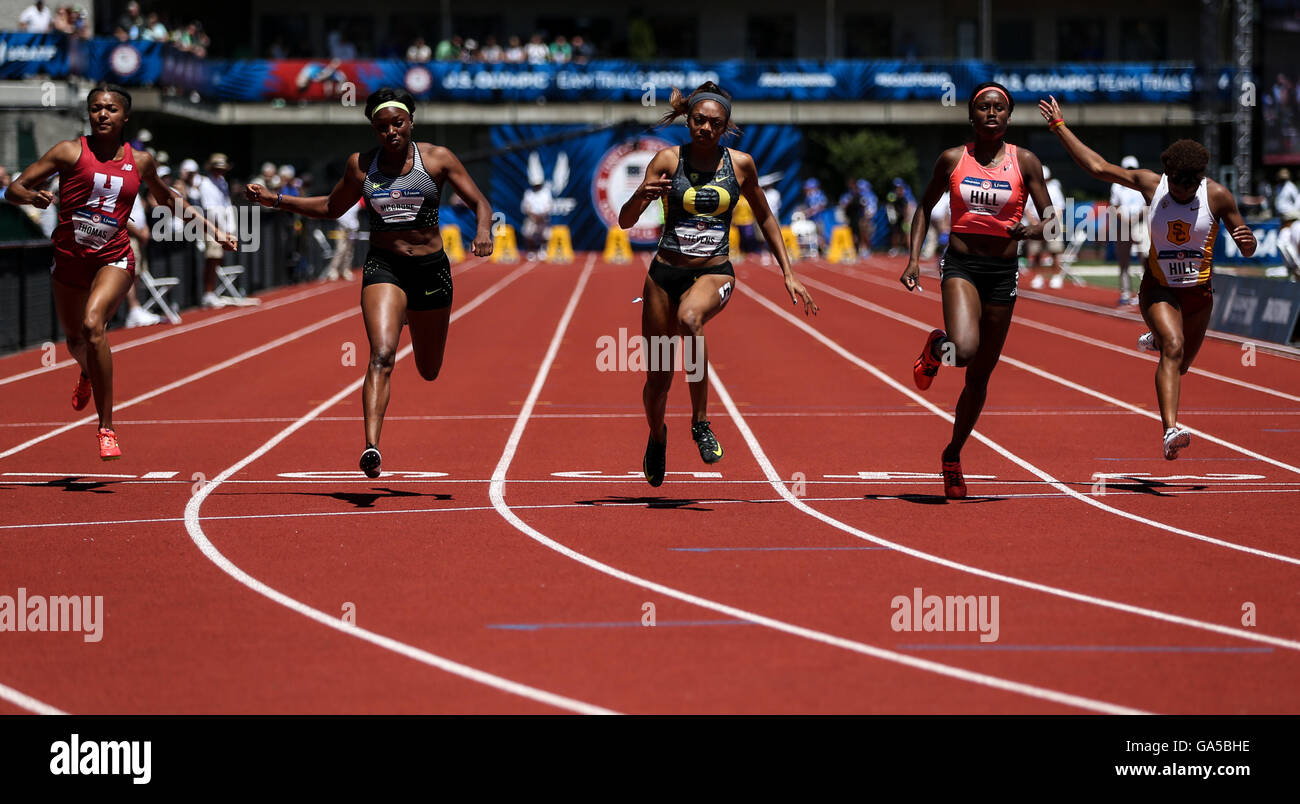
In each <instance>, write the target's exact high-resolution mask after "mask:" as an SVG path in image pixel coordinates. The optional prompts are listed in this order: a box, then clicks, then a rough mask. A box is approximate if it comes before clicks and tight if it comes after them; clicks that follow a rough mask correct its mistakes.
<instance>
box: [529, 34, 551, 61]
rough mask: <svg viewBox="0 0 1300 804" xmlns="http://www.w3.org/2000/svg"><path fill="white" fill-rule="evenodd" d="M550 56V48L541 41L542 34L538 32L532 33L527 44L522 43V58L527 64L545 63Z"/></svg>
mask: <svg viewBox="0 0 1300 804" xmlns="http://www.w3.org/2000/svg"><path fill="white" fill-rule="evenodd" d="M550 57H551V49H550V48H548V47H547V46H546V43H545V42H543V41H542V35H541V34H539V33H536V34H533V37H532V38H531V39H529V40H528V44H526V45H524V58H525V59H527V60H528V63H529V64H545V63H546V61H547V59H549V58H550Z"/></svg>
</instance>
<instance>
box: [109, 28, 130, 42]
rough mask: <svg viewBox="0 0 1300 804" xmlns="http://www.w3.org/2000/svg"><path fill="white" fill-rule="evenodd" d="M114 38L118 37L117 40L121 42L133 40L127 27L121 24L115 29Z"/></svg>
mask: <svg viewBox="0 0 1300 804" xmlns="http://www.w3.org/2000/svg"><path fill="white" fill-rule="evenodd" d="M113 38H114V39H116V40H117V41H119V42H130V41H131V35H130V34H128V33H127V32H126V29H125V28H123V27H122V26H121V25H119V26H117V27H116V28H114V29H113Z"/></svg>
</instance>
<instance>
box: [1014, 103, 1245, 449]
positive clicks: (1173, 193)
mask: <svg viewBox="0 0 1300 804" xmlns="http://www.w3.org/2000/svg"><path fill="white" fill-rule="evenodd" d="M1049 97H1050V96H1049ZM1038 110H1039V111H1040V112H1041V113H1042V115H1043V117H1044V119H1046V120H1047V122H1048V125H1049V126H1051V128H1052V130H1053V131H1055V132H1056V134H1057V136H1058V137H1059V138H1060V140H1061V144H1062V145H1064V146H1065V150H1066V151H1067V152H1068V153H1069V154H1070V157H1071V158H1073V159H1074V161H1075V162H1077V163H1078V164H1079V167H1081V168H1083V169H1084V170H1086V171H1088V173H1089V174H1091V175H1092V177H1093V178H1095V179H1100V180H1101V181H1106V182H1113V183H1115V184H1121V185H1123V186H1125V187H1131V188H1133V189H1134V190H1137V191H1138V192H1140V193H1142V198H1143V199H1144V200H1145V201H1146V203H1147V205H1148V213H1147V228H1148V231H1149V232H1150V234H1151V252H1150V254H1148V255H1147V260H1146V270H1145V271H1144V272H1143V273H1142V284H1141V285H1139V288H1138V305H1139V307H1140V309H1141V310H1142V318H1143V319H1145V320H1146V322H1147V326H1148V327H1150V328H1151V331H1150V332H1148V333H1147V334H1145V335H1143V336H1142V337H1141V338H1139V339H1138V344H1139V345H1140V346H1142V347H1144V348H1147V349H1150V350H1152V351H1156V352H1159V353H1160V364H1159V365H1158V366H1156V399H1157V400H1158V401H1159V402H1160V418H1161V420H1162V423H1163V425H1164V437H1163V446H1164V454H1165V459H1166V460H1170V461H1172V460H1174V459H1175V458H1177V457H1178V453H1179V451H1181V450H1183V449H1186V448H1187V446H1188V445H1189V444H1191V443H1192V434H1191V433H1190V432H1188V431H1187V430H1185V429H1183V428H1182V427H1179V426H1178V394H1179V391H1180V389H1181V385H1182V379H1181V378H1182V375H1184V374H1186V373H1187V371H1188V370H1189V369H1190V368H1191V367H1192V361H1193V360H1195V359H1196V353H1197V352H1198V351H1200V348H1201V343H1202V342H1203V341H1204V340H1205V328H1206V327H1207V326H1208V325H1209V323H1210V311H1211V310H1212V309H1213V307H1214V295H1213V291H1212V290H1211V287H1210V274H1211V270H1212V268H1213V265H1214V239H1215V236H1216V235H1217V234H1218V232H1219V221H1223V222H1224V223H1226V224H1227V225H1228V233H1229V235H1231V237H1232V239H1233V240H1234V241H1236V243H1237V247H1238V248H1239V249H1241V253H1242V254H1244V255H1246V256H1247V257H1249V256H1250V255H1252V254H1254V253H1255V246H1256V243H1255V236H1254V235H1253V234H1251V231H1250V227H1249V226H1247V225H1246V223H1245V221H1243V220H1242V219H1241V213H1240V212H1238V211H1237V201H1236V199H1234V198H1233V197H1232V193H1231V192H1230V191H1229V190H1228V188H1226V187H1224V186H1223V185H1222V184H1219V183H1218V182H1217V181H1214V180H1212V179H1207V178H1205V168H1206V166H1207V165H1208V164H1209V162H1210V152H1209V151H1207V150H1206V149H1205V146H1203V145H1201V144H1200V143H1199V142H1195V141H1193V140H1178V141H1177V142H1175V143H1174V144H1173V145H1170V146H1169V147H1168V148H1167V149H1166V150H1165V152H1164V153H1163V154H1161V155H1160V162H1161V164H1163V165H1164V168H1165V172H1164V173H1163V174H1162V175H1156V173H1155V172H1154V171H1150V170H1141V169H1130V168H1124V167H1120V166H1118V165H1112V164H1111V163H1110V162H1107V161H1106V160H1105V159H1103V158H1101V157H1100V156H1098V155H1097V153H1096V152H1095V151H1093V150H1092V149H1091V148H1089V147H1088V146H1086V145H1084V144H1083V142H1082V141H1081V140H1080V139H1079V138H1078V137H1077V136H1075V134H1074V132H1072V131H1070V129H1069V128H1067V127H1066V125H1065V119H1064V118H1063V117H1062V116H1061V107H1060V105H1058V104H1057V102H1056V98H1054V97H1053V98H1050V100H1045V101H1039V102H1038Z"/></svg>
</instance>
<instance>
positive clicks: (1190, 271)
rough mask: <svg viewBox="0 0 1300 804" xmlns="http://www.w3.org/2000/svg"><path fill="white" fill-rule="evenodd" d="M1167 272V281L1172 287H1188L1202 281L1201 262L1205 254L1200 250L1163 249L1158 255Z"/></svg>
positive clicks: (1161, 265) (1162, 266)
mask: <svg viewBox="0 0 1300 804" xmlns="http://www.w3.org/2000/svg"><path fill="white" fill-rule="evenodd" d="M1156 259H1157V260H1159V261H1160V267H1161V269H1163V270H1164V272H1165V281H1167V282H1168V283H1169V285H1170V286H1171V287H1186V286H1188V285H1195V284H1198V283H1199V282H1200V278H1201V263H1202V262H1203V261H1204V259H1205V255H1204V254H1202V253H1201V252H1200V251H1161V252H1159V253H1158V254H1157V255H1156Z"/></svg>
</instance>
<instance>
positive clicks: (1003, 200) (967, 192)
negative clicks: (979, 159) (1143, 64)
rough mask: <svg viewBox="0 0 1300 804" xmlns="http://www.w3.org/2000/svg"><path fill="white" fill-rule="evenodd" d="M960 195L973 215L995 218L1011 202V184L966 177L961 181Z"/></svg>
mask: <svg viewBox="0 0 1300 804" xmlns="http://www.w3.org/2000/svg"><path fill="white" fill-rule="evenodd" d="M960 190H961V195H962V199H963V200H964V201H965V202H966V207H967V208H968V209H969V210H970V212H971V213H972V214H974V215H991V216H993V217H997V215H998V214H999V213H1000V212H1002V208H1003V207H1004V206H1006V205H1007V202H1008V201H1010V200H1011V182H1009V181H1000V180H998V179H978V178H975V177H974V176H967V177H966V178H964V179H962V180H961V186H960Z"/></svg>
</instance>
